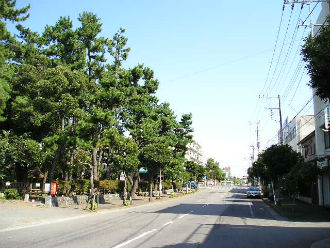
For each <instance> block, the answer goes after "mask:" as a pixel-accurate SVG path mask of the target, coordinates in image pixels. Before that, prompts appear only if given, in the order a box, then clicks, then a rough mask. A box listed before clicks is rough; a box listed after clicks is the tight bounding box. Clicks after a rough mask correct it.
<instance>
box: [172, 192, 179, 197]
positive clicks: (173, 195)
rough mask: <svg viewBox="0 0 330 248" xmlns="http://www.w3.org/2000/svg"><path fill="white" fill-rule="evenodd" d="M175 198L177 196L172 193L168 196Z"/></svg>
mask: <svg viewBox="0 0 330 248" xmlns="http://www.w3.org/2000/svg"><path fill="white" fill-rule="evenodd" d="M175 197H178V195H177V194H176V193H174V192H172V193H171V194H170V198H175Z"/></svg>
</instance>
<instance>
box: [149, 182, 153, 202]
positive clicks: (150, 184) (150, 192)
mask: <svg viewBox="0 0 330 248" xmlns="http://www.w3.org/2000/svg"><path fill="white" fill-rule="evenodd" d="M152 181H153V180H152V177H150V181H149V201H151V200H152Z"/></svg>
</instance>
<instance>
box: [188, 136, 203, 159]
mask: <svg viewBox="0 0 330 248" xmlns="http://www.w3.org/2000/svg"><path fill="white" fill-rule="evenodd" d="M187 148H188V150H187V152H186V155H185V157H186V159H187V160H188V161H193V162H195V163H197V164H203V153H202V146H201V145H200V144H198V143H197V142H196V141H193V142H191V143H189V144H188V146H187Z"/></svg>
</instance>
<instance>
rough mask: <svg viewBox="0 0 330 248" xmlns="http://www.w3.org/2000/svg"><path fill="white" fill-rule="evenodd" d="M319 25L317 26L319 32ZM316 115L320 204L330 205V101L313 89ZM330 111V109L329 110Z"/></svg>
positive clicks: (323, 14)
mask: <svg viewBox="0 0 330 248" xmlns="http://www.w3.org/2000/svg"><path fill="white" fill-rule="evenodd" d="M329 9H330V3H329V2H327V3H326V2H324V3H322V11H321V13H320V15H319V17H318V20H317V23H318V24H322V23H324V21H325V20H326V17H327V16H328V15H329ZM318 29H319V26H315V28H314V33H317V31H318ZM313 95H314V97H313V103H314V116H315V143H316V158H317V164H318V166H319V167H320V168H321V171H322V172H321V175H320V176H319V178H318V198H319V205H321V206H328V207H330V132H329V128H327V127H326V121H325V118H326V116H327V111H329V101H324V100H321V99H320V98H319V97H318V96H316V94H315V90H313ZM329 112H330V111H329Z"/></svg>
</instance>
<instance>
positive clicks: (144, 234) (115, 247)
mask: <svg viewBox="0 0 330 248" xmlns="http://www.w3.org/2000/svg"><path fill="white" fill-rule="evenodd" d="M155 231H157V229H152V230H150V231H148V232H145V233H142V234H141V235H139V236H137V237H135V238H132V239H130V240H127V241H126V242H124V243H121V244H119V245H116V246H114V247H112V248H120V247H123V246H125V245H128V244H129V243H132V242H133V241H135V240H137V239H140V238H142V237H144V236H146V235H148V234H150V233H152V232H155Z"/></svg>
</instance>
